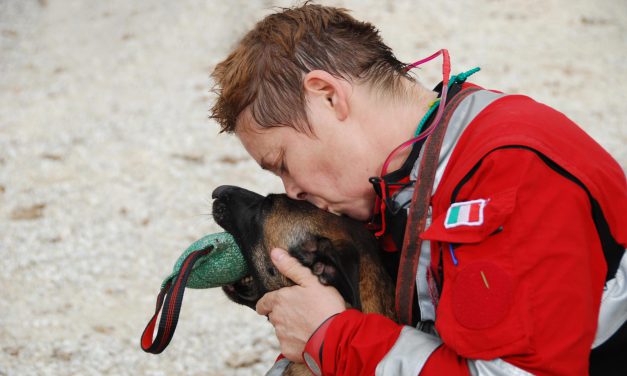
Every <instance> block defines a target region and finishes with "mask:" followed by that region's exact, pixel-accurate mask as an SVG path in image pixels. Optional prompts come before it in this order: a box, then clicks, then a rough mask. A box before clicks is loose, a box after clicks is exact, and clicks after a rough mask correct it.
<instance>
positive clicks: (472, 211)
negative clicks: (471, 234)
mask: <svg viewBox="0 0 627 376" xmlns="http://www.w3.org/2000/svg"><path fill="white" fill-rule="evenodd" d="M485 205H486V200H484V199H479V200H472V201H464V202H456V203H454V204H453V205H451V207H450V208H448V212H446V219H445V220H444V227H445V228H453V227H457V226H481V225H482V224H483V208H484V207H485Z"/></svg>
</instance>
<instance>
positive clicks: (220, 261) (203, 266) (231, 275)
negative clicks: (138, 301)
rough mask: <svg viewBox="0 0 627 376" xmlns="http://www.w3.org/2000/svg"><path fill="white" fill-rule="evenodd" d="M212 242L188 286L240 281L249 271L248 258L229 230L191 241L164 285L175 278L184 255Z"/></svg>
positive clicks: (216, 285)
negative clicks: (210, 248)
mask: <svg viewBox="0 0 627 376" xmlns="http://www.w3.org/2000/svg"><path fill="white" fill-rule="evenodd" d="M211 246H213V250H212V251H211V252H209V253H208V254H206V255H204V256H202V257H200V258H199V259H198V260H197V261H196V263H195V264H194V267H193V268H192V271H191V273H190V275H189V278H188V279H187V285H186V286H187V287H189V288H192V289H209V288H213V287H221V286H224V285H228V284H230V283H233V282H236V281H239V280H240V279H242V278H244V277H245V276H246V274H247V273H248V266H247V265H246V260H244V256H242V252H241V251H240V249H239V247H238V246H237V244H235V239H233V236H232V235H231V234H229V233H228V232H219V233H217V234H209V235H206V236H204V237H202V238H200V239H198V240H196V241H195V242H194V243H192V245H190V246H189V247H188V248H187V249H186V250H185V252H183V254H182V255H181V256H180V257H179V259H178V260H177V261H176V263H175V264H174V269H173V270H172V274H170V275H169V276H168V278H166V279H165V280H164V281H163V283H162V284H161V287H162V288H163V287H164V286H165V285H166V284H167V283H168V282H169V281H171V280H172V279H174V278H176V277H177V276H178V275H179V273H180V271H181V267H182V266H183V263H184V262H185V259H186V258H187V257H188V256H189V255H190V254H191V253H193V252H196V251H200V250H203V249H206V248H207V247H211Z"/></svg>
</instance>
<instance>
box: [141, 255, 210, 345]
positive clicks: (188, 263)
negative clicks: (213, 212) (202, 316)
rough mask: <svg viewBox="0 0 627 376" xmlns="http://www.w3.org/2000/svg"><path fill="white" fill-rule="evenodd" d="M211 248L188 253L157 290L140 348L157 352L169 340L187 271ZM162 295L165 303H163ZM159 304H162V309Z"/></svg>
mask: <svg viewBox="0 0 627 376" xmlns="http://www.w3.org/2000/svg"><path fill="white" fill-rule="evenodd" d="M212 249H213V246H212V245H209V246H208V247H206V248H203V249H200V250H198V251H195V252H192V253H190V254H189V256H187V258H186V259H185V261H183V266H181V270H180V271H179V274H178V275H177V276H176V277H175V278H174V279H171V280H169V281H168V282H167V283H166V285H165V286H163V288H162V289H161V292H159V296H157V306H156V309H155V314H154V316H152V319H150V322H148V325H146V329H144V332H143V333H142V337H141V347H142V350H144V351H145V352H148V353H152V354H159V353H161V352H162V351H163V350H165V348H166V347H167V346H168V344H169V343H170V340H171V339H172V337H173V336H174V330H175V329H176V324H177V322H178V319H179V313H180V311H181V305H182V303H183V293H184V292H185V285H186V284H187V278H188V277H189V273H190V272H191V271H192V267H193V266H194V263H195V262H196V261H198V259H199V258H200V257H202V256H205V255H206V254H208V253H209V252H211V250H212ZM164 297H165V305H163V300H164ZM161 306H163V310H162V311H161ZM159 311H161V320H159V330H158V331H157V336H156V337H155V338H154V340H153V333H154V330H155V324H156V322H157V317H158V316H159Z"/></svg>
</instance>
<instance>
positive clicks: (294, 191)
mask: <svg viewBox="0 0 627 376" xmlns="http://www.w3.org/2000/svg"><path fill="white" fill-rule="evenodd" d="M281 180H283V186H284V187H285V193H287V197H289V198H291V199H293V200H305V199H307V193H305V192H303V190H302V189H300V187H298V185H297V184H296V183H294V181H293V180H292V179H290V178H282V179H281Z"/></svg>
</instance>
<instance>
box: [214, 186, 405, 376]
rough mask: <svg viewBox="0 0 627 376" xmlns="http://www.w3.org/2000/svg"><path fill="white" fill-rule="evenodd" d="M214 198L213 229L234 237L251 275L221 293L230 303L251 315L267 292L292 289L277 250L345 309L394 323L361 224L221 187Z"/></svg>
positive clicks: (279, 198)
mask: <svg viewBox="0 0 627 376" xmlns="http://www.w3.org/2000/svg"><path fill="white" fill-rule="evenodd" d="M212 196H213V198H214V202H213V217H214V219H215V221H216V223H218V224H219V225H220V226H222V227H223V228H224V229H225V230H226V231H228V232H229V233H231V234H232V235H233V237H234V238H235V241H236V242H237V245H238V246H239V247H240V249H241V250H242V254H243V255H244V258H245V259H246V261H247V263H248V268H249V270H250V275H248V276H246V277H245V278H243V279H241V280H240V281H238V282H236V283H234V284H232V285H228V286H224V287H223V290H224V292H225V293H226V295H227V296H228V297H229V298H230V299H231V300H233V301H234V302H236V303H240V304H244V305H247V306H249V307H251V308H252V309H255V305H256V304H257V301H258V300H259V299H260V298H261V297H262V296H263V295H264V294H265V293H266V292H268V291H273V290H276V289H279V288H281V287H285V286H290V285H293V282H292V281H290V280H289V279H287V278H285V277H284V276H283V275H281V274H280V273H278V271H277V270H276V269H275V268H274V266H273V264H272V261H271V260H270V250H271V249H272V248H275V247H280V248H284V249H287V250H288V251H289V253H290V254H291V255H292V256H294V257H296V258H297V259H298V260H299V261H300V262H301V263H302V264H303V265H305V266H307V267H309V268H311V270H312V272H313V273H314V274H315V275H317V276H318V278H319V279H320V282H322V283H323V284H326V285H331V286H334V287H335V288H336V289H337V290H338V291H339V292H340V294H341V295H342V296H343V297H344V300H345V301H346V304H347V307H352V308H356V309H359V310H361V311H363V312H365V313H372V312H376V313H381V314H383V315H385V316H387V317H389V318H392V319H394V286H393V284H392V280H391V278H390V277H389V275H388V274H387V273H386V271H385V269H384V268H383V266H382V264H381V262H380V260H379V256H378V247H377V243H376V241H375V239H374V237H373V236H372V234H371V233H370V232H369V231H368V230H366V228H365V227H364V225H363V224H362V223H360V222H357V221H354V220H352V219H349V218H347V217H340V216H336V215H333V214H331V213H328V212H326V211H323V210H320V209H318V208H316V207H315V206H313V205H311V204H309V203H307V202H305V201H296V200H291V199H289V198H288V197H287V196H286V195H269V196H266V197H264V196H261V195H258V194H256V193H253V192H250V191H248V190H245V189H242V188H238V187H233V186H221V187H218V188H217V189H216V190H215V191H214V192H213V195H212ZM306 374H309V372H308V370H307V368H306V367H305V366H304V365H302V364H292V365H291V366H290V367H289V368H288V370H287V371H286V372H285V375H306Z"/></svg>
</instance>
